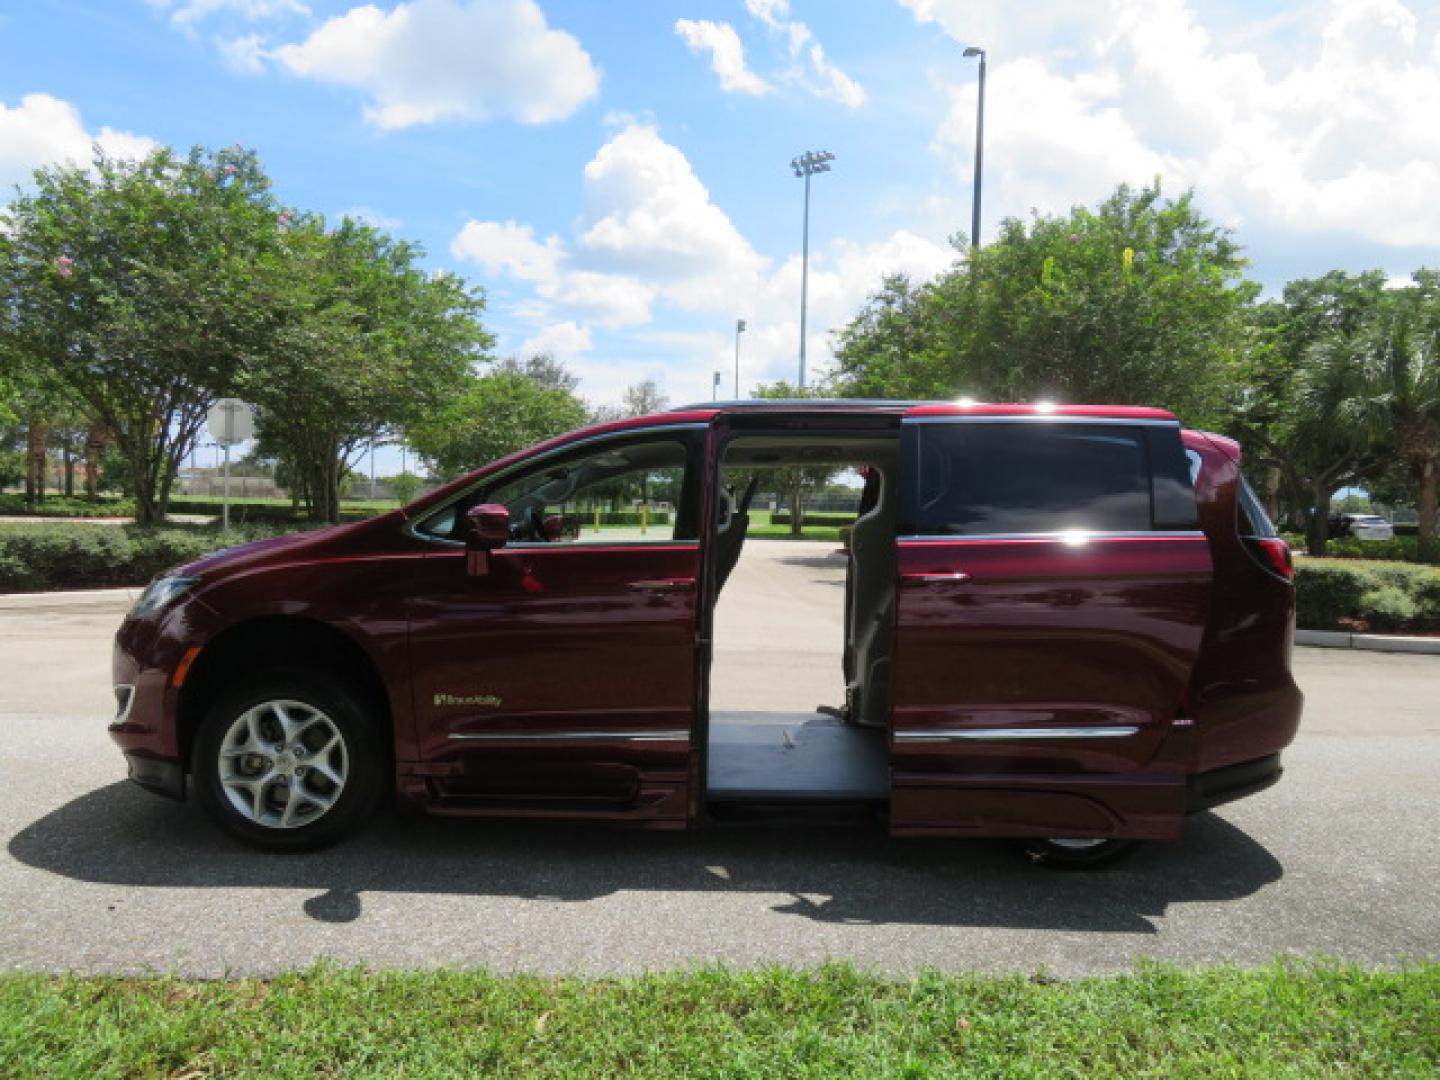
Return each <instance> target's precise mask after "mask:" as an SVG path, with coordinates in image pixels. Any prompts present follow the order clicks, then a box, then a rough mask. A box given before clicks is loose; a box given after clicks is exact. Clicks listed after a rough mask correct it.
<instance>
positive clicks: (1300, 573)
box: [1295, 558, 1440, 633]
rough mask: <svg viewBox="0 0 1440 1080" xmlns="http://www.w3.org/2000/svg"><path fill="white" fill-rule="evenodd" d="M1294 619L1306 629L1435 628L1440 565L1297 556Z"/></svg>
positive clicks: (1439, 619) (1439, 614)
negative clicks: (1298, 557) (1439, 566)
mask: <svg viewBox="0 0 1440 1080" xmlns="http://www.w3.org/2000/svg"><path fill="white" fill-rule="evenodd" d="M1295 603H1296V619H1295V621H1296V624H1297V625H1298V626H1300V627H1301V628H1302V629H1305V630H1358V629H1368V630H1375V631H1379V632H1382V633H1386V632H1392V633H1393V632H1405V631H1413V632H1419V633H1430V632H1437V631H1440V568H1436V567H1431V566H1418V565H1415V564H1407V563H1400V562H1390V563H1387V562H1367V561H1361V560H1358V559H1356V560H1351V559H1308V558H1301V559H1299V560H1297V561H1296V564H1295Z"/></svg>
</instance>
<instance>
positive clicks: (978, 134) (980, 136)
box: [964, 45, 985, 248]
mask: <svg viewBox="0 0 1440 1080" xmlns="http://www.w3.org/2000/svg"><path fill="white" fill-rule="evenodd" d="M964 55H965V56H978V57H979V58H980V95H979V98H978V99H977V103H976V106H975V195H974V198H972V199H971V201H970V246H971V247H972V248H978V247H979V246H980V174H981V172H982V171H983V169H984V165H985V50H984V49H982V48H980V47H979V46H978V45H971V46H970V47H969V48H968V49H966V50H965V53H964Z"/></svg>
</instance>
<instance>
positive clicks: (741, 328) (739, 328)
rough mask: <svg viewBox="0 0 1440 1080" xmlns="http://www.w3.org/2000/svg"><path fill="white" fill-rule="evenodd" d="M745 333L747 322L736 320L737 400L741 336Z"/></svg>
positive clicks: (738, 396) (737, 396) (737, 394)
mask: <svg viewBox="0 0 1440 1080" xmlns="http://www.w3.org/2000/svg"><path fill="white" fill-rule="evenodd" d="M744 332H745V320H744V319H736V320H735V400H736V401H739V400H740V335H741V334H743V333H744Z"/></svg>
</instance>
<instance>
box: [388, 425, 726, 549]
mask: <svg viewBox="0 0 1440 1080" xmlns="http://www.w3.org/2000/svg"><path fill="white" fill-rule="evenodd" d="M709 428H710V425H709V424H707V423H704V422H701V421H689V422H686V423H684V424H663V423H662V424H656V425H654V426H653V427H640V428H630V429H628V430H623V431H606V432H602V433H601V434H599V435H587V436H586V437H585V438H583V439H576V440H575V441H574V442H568V443H566V444H565V445H564V446H557V447H555V449H553V450H546V451H545V452H544V453H543V454H536V455H534V456H533V457H527V458H525V459H524V460H523V461H517V462H515V464H514V465H510V466H508V467H507V468H504V469H501V470H500V471H499V472H497V473H492V474H490V475H487V476H482V477H480V478H479V479H478V480H476V481H475V483H473V484H471V485H470V486H469V487H467V488H464V489H462V490H461V491H458V492H456V493H455V494H454V495H452V496H450V498H448V499H446V500H445V501H444V502H443V503H441V504H440V505H439V506H435V507H432V508H431V509H430V512H429V513H428V514H426V515H425V516H424V517H423V518H418V519H415V520H412V521H407V522H406V523H405V527H404V528H403V529H401V530H400V531H401V532H402V533H404V534H406V535H408V536H413V537H414V538H415V539H416V540H423V541H425V542H426V543H427V544H439V545H441V546H442V547H457V548H463V547H464V546H465V542H464V541H463V540H449V539H446V538H445V537H443V536H433V535H431V534H430V533H427V532H422V531H421V530H420V526H421V525H423V524H424V523H425V522H427V521H429V520H430V519H432V518H435V517H439V516H440V515H441V514H443V513H444V512H445V511H446V510H449V509H450V507H452V506H454V505H455V504H456V503H457V502H459V501H460V500H461V499H463V498H465V497H466V496H467V495H469V494H470V493H471V492H473V491H474V490H475V489H476V488H479V487H484V486H486V485H487V484H492V483H494V482H495V481H496V480H500V479H503V478H504V477H507V476H510V475H511V474H513V473H516V472H519V471H520V470H522V469H528V468H530V466H531V465H534V464H537V463H538V462H542V461H548V460H549V459H550V458H552V457H555V456H556V455H557V454H568V453H569V452H570V451H571V450H575V449H577V448H579V447H582V446H589V445H590V444H591V443H598V442H606V441H608V440H611V439H628V438H633V437H634V436H636V435H641V436H643V435H647V434H649V435H662V436H663V435H665V434H667V433H669V432H672V431H696V430H699V431H707V430H709ZM658 542H660V541H639V542H633V541H632V543H635V546H637V547H639V546H645V545H647V544H650V543H658ZM663 542H664V543H674V542H675V541H668V540H667V541H663ZM680 542H681V543H684V541H680ZM696 543H699V541H698V540H697V541H696ZM505 546H506V547H510V546H511V545H510V544H506V545H505ZM515 546H519V545H515ZM536 546H537V547H539V546H542V545H539V544H537V545H536ZM544 546H549V545H544Z"/></svg>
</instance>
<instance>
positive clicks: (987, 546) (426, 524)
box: [110, 401, 1301, 866]
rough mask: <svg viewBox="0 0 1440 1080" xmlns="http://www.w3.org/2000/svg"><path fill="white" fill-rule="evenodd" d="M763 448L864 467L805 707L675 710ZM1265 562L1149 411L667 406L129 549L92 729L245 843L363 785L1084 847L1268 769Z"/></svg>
mask: <svg viewBox="0 0 1440 1080" xmlns="http://www.w3.org/2000/svg"><path fill="white" fill-rule="evenodd" d="M795 466H823V467H826V468H833V469H842V468H843V469H847V470H851V471H850V472H849V473H848V474H847V475H849V476H851V477H861V478H863V488H861V489H860V490H858V492H857V503H858V509H857V516H856V519H855V521H854V524H853V526H852V528H851V531H850V533H849V540H848V543H847V545H846V550H845V552H844V555H843V558H844V561H845V563H846V571H845V604H844V617H843V620H842V625H840V626H838V627H836V628H835V639H836V666H837V672H836V676H835V686H836V699H837V700H836V701H835V702H833V703H831V705H830V707H828V708H825V709H823V710H821V712H820V713H817V714H808V715H805V714H801V715H798V716H797V715H796V714H794V713H781V712H777V713H775V714H773V715H771V714H765V713H763V712H762V713H754V712H751V713H744V714H732V713H727V712H725V711H723V710H720V709H712V708H711V704H710V693H709V690H710V671H711V658H712V640H713V627H714V618H713V616H714V611H715V605H716V601H717V599H718V598H719V596H720V594H721V592H722V590H723V589H724V588H725V585H726V582H727V580H728V578H729V576H730V572H731V570H733V569H734V567H735V566H736V563H737V562H738V560H739V558H740V554H741V549H742V547H743V546H744V544H745V539H746V533H747V528H748V525H749V518H750V504H751V500H752V499H753V498H754V497H755V494H756V491H757V489H761V488H762V486H763V485H764V484H765V482H766V479H767V478H768V477H770V476H772V475H773V473H772V470H776V469H785V468H792V467H795ZM1291 573H1292V570H1291V563H1290V552H1289V549H1288V548H1287V547H1286V546H1285V544H1284V543H1283V542H1282V541H1281V540H1280V539H1278V538H1277V537H1276V535H1275V532H1274V529H1273V528H1272V527H1271V525H1270V523H1269V521H1268V520H1267V519H1266V517H1265V514H1264V512H1263V510H1262V509H1261V506H1260V504H1259V503H1258V502H1257V500H1256V499H1255V497H1254V495H1253V493H1252V492H1251V491H1250V489H1249V487H1248V486H1247V485H1246V483H1245V480H1244V479H1243V478H1242V476H1241V473H1240V449H1239V447H1238V446H1237V445H1236V444H1235V443H1234V442H1232V441H1230V440H1228V439H1225V438H1222V437H1219V436H1216V435H1207V434H1204V433H1201V432H1196V431H1187V430H1182V429H1181V427H1180V425H1179V423H1178V422H1177V421H1176V419H1175V418H1174V417H1173V416H1172V415H1170V414H1169V413H1166V412H1162V411H1159V410H1155V409H1139V408H1118V407H1113V408H1112V407H1095V406H1068V405H1067V406H1049V405H976V404H967V403H960V404H947V403H905V402H860V401H833V402H825V401H793V402H743V403H734V404H718V405H707V406H703V407H702V406H695V407H691V408H686V409H682V410H679V411H676V412H671V413H666V414H663V415H658V416H650V417H644V418H641V419H636V420H626V421H621V422H618V423H611V424H603V425H600V426H597V427H592V428H588V429H585V430H583V431H577V432H574V433H572V434H569V435H564V436H561V437H559V438H556V439H552V440H550V441H549V442H546V443H542V444H541V445H539V446H536V447H534V448H532V449H530V450H526V451H524V452H521V453H518V454H514V455H512V456H510V457H507V458H504V459H503V460H501V461H497V462H495V463H494V464H492V465H489V466H487V467H486V468H484V469H481V470H479V471H478V472H475V473H472V474H470V475H468V476H465V477H463V478H462V479H460V480H457V481H455V482H454V483H451V484H449V485H448V486H446V487H443V488H441V489H439V490H437V491H434V492H432V493H430V494H429V495H426V496H424V497H422V498H421V499H419V500H418V501H417V502H415V503H413V504H411V505H409V506H407V507H405V508H404V509H402V510H397V511H394V512H392V513H389V514H385V515H383V516H381V517H378V518H374V519H372V520H369V521H364V522H360V523H358V524H353V525H344V526H340V527H337V528H332V529H327V530H324V531H320V532H313V533H306V534H302V535H297V536H289V537H283V538H279V539H274V540H266V541H261V542H259V543H253V544H247V545H244V546H242V547H238V548H233V549H231V550H229V551H224V552H220V553H217V554H215V555H212V556H210V557H208V558H205V559H201V560H200V561H198V562H195V563H192V564H190V565H188V566H183V567H180V568H178V569H176V570H174V571H171V572H169V573H167V574H164V575H162V576H161V577H159V578H157V579H156V580H155V581H154V582H152V583H151V585H150V586H149V588H148V589H147V590H146V591H145V594H144V595H143V596H142V597H141V599H140V601H139V602H138V603H137V604H136V606H135V608H134V610H133V611H132V612H131V613H130V614H129V616H128V617H127V618H126V619H125V622H124V624H123V625H122V626H121V628H120V631H119V633H118V635H117V636H116V643H115V662H114V674H115V678H114V681H115V695H116V700H117V716H116V718H115V721H114V723H113V724H112V725H111V727H110V731H111V734H112V735H113V737H114V739H115V741H116V742H117V743H118V744H119V745H120V747H121V749H122V750H123V751H124V753H125V757H126V759H127V760H128V763H129V769H130V776H131V777H132V778H133V779H134V780H136V781H137V782H139V783H140V784H142V785H144V786H145V787H148V788H151V789H153V790H155V791H159V792H162V793H164V794H167V795H171V796H174V797H176V798H184V797H185V794H186V792H187V790H188V791H190V792H193V793H194V795H195V796H196V797H197V798H198V799H199V800H200V802H201V803H202V804H203V805H204V806H205V808H206V809H207V810H208V811H209V812H210V813H211V814H212V815H214V817H215V818H216V820H217V821H218V822H219V823H220V824H221V825H222V826H223V827H224V828H225V829H227V830H229V831H230V832H231V833H233V834H235V835H236V836H238V837H240V838H242V839H244V840H247V841H249V842H251V843H254V844H257V845H260V846H262V847H267V848H276V849H294V848H310V847H315V846H318V845H321V844H325V843H328V842H330V841H333V840H335V839H337V838H339V837H340V836H341V835H342V834H344V833H346V832H348V831H350V830H352V829H354V828H355V827H356V826H357V825H358V824H359V823H360V822H361V820H362V819H364V818H365V817H366V815H367V814H369V813H370V812H371V811H372V810H373V809H374V808H375V807H376V805H377V804H378V803H379V802H380V801H381V800H382V798H383V797H385V796H387V795H390V794H393V795H394V796H396V797H398V798H399V799H400V800H401V801H402V802H404V803H407V804H410V805H413V806H416V807H420V808H423V809H425V810H427V811H428V812H430V813H434V814H450V815H469V816H478V817H507V818H555V819H563V820H592V821H610V822H626V823H632V824H635V825H639V826H644V827H647V828H657V829H684V828H689V827H693V826H698V825H702V824H710V823H716V822H723V821H727V820H734V819H740V818H743V819H745V820H747V821H753V820H755V819H757V818H767V817H769V818H772V819H774V820H787V821H788V820H794V819H795V818H796V817H797V816H798V817H805V816H821V815H827V816H828V815H841V816H843V818H844V819H845V820H852V821H866V820H869V821H875V822H883V823H884V824H885V826H886V827H888V829H889V830H890V831H891V832H892V833H894V834H896V835H906V836H999V837H1014V838H1016V839H1018V840H1020V841H1022V842H1023V843H1024V845H1025V847H1026V848H1027V849H1028V851H1029V852H1030V854H1031V856H1032V857H1033V858H1035V859H1037V860H1039V861H1044V862H1049V863H1052V864H1056V865H1063V866H1087V865H1098V864H1100V863H1103V862H1106V861H1108V860H1110V859H1113V858H1115V857H1116V856H1117V855H1119V854H1121V853H1123V852H1124V851H1126V850H1127V849H1129V848H1130V847H1132V846H1133V845H1134V843H1135V842H1136V841H1138V840H1173V839H1177V838H1178V837H1179V836H1180V834H1181V827H1182V823H1183V821H1184V819H1185V816H1186V814H1188V813H1192V812H1194V811H1197V810H1203V809H1206V808H1208V807H1212V806H1215V805H1218V804H1219V803H1222V802H1227V801H1229V800H1231V799H1235V798H1239V797H1241V796H1244V795H1248V794H1251V793H1253V792H1256V791H1259V790H1261V789H1263V788H1265V787H1267V786H1269V785H1270V784H1272V783H1274V782H1275V780H1276V779H1278V778H1279V776H1280V751H1281V750H1282V749H1283V748H1284V747H1285V746H1286V745H1288V744H1289V743H1290V741H1291V739H1292V738H1293V737H1294V735H1295V731H1296V727H1297V725H1298V723H1299V719H1300V709H1301V695H1300V692H1299V690H1298V689H1297V688H1296V686H1295V683H1294V681H1293V679H1292V678H1291V675H1290V650H1291V643H1292V638H1293V627H1294V610H1295V603H1294V592H1293V587H1292V583H1291ZM784 602H785V601H784V598H783V597H777V598H776V600H775V603H776V604H777V605H778V604H783V603H784ZM837 607H838V599H837ZM782 644H783V643H780V642H777V643H775V645H776V647H777V648H778V647H780V646H781V645H782ZM842 678H843V682H842ZM842 686H843V688H844V689H843V697H842V691H841V689H840V688H841V687H842Z"/></svg>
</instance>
